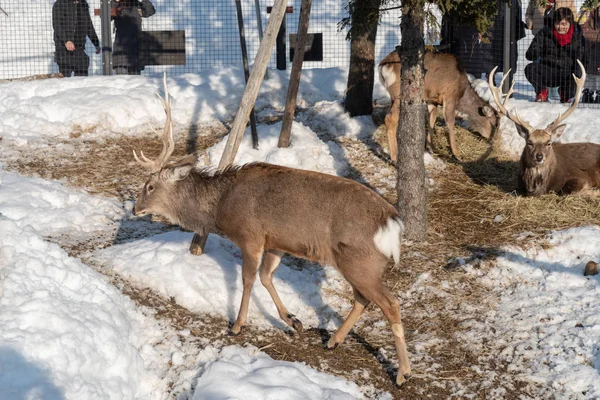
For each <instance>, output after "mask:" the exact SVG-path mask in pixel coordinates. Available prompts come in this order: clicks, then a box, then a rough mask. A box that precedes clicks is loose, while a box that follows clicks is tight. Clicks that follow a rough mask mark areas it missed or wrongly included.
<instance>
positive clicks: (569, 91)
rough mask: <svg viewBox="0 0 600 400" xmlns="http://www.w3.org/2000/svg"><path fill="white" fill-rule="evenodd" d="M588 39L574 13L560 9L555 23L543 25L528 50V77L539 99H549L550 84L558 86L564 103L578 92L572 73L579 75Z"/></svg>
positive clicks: (526, 68)
mask: <svg viewBox="0 0 600 400" xmlns="http://www.w3.org/2000/svg"><path fill="white" fill-rule="evenodd" d="M584 47H585V39H584V38H583V34H582V32H581V29H580V27H579V26H578V25H577V23H575V20H574V17H573V12H572V11H571V10H570V9H568V8H565V7H563V8H558V9H557V10H556V11H555V12H554V15H553V19H552V23H551V24H549V25H548V26H546V27H544V28H542V29H541V30H540V31H539V32H538V33H537V34H536V35H535V37H534V38H533V41H532V42H531V44H530V45H529V48H528V49H527V53H525V57H526V58H527V59H528V60H529V61H534V62H533V63H531V64H528V65H527V66H526V67H525V76H526V77H527V80H528V81H529V82H531V84H532V85H533V87H534V88H535V93H536V101H547V100H548V87H556V86H558V87H559V93H560V101H561V103H566V102H569V101H570V99H571V98H572V97H573V96H574V95H575V82H574V80H573V77H572V74H573V73H576V74H577V76H580V74H581V71H579V68H577V61H576V60H577V59H579V60H580V61H581V62H582V63H584V64H585V60H584V57H585V51H584Z"/></svg>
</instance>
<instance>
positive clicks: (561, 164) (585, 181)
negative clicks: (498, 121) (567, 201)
mask: <svg viewBox="0 0 600 400" xmlns="http://www.w3.org/2000/svg"><path fill="white" fill-rule="evenodd" d="M517 127H518V128H519V133H521V135H522V136H523V137H524V138H525V140H526V141H527V143H526V144H525V148H524V149H523V153H522V154H521V161H520V174H519V184H520V188H521V189H522V190H523V191H524V192H525V193H526V194H527V195H531V196H538V195H541V194H545V193H550V192H555V193H559V194H569V193H576V192H580V191H582V190H585V189H591V188H600V145H599V144H595V143H565V144H561V143H552V140H553V135H554V138H555V139H556V138H558V136H560V134H561V133H562V131H563V129H564V127H565V125H560V126H559V127H558V128H556V130H555V132H548V131H547V130H544V129H536V130H534V131H533V132H531V134H528V133H527V132H525V131H524V130H523V128H521V127H519V126H517ZM557 131H558V132H557ZM537 160H539V161H542V162H538V161H537Z"/></svg>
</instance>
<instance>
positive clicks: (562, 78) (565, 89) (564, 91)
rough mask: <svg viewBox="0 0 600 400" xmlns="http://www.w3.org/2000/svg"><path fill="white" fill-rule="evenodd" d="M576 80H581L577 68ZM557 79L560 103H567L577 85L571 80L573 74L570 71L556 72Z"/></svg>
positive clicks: (573, 94)
mask: <svg viewBox="0 0 600 400" xmlns="http://www.w3.org/2000/svg"><path fill="white" fill-rule="evenodd" d="M575 76H576V77H577V78H581V69H579V68H577V71H576V72H575ZM557 79H558V80H559V82H560V83H559V86H560V88H559V92H560V102H561V103H569V102H570V100H571V99H572V98H573V97H574V96H575V90H576V89H577V84H576V83H575V80H574V79H573V74H572V73H571V72H570V71H557Z"/></svg>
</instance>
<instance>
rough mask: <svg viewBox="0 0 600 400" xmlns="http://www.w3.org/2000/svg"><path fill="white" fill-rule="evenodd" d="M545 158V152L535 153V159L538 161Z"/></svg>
mask: <svg viewBox="0 0 600 400" xmlns="http://www.w3.org/2000/svg"><path fill="white" fill-rule="evenodd" d="M543 159H544V155H543V154H541V153H537V154H536V155H535V161H537V162H540V161H542V160H543Z"/></svg>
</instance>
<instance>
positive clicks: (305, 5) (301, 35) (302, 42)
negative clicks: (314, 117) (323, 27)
mask: <svg viewBox="0 0 600 400" xmlns="http://www.w3.org/2000/svg"><path fill="white" fill-rule="evenodd" d="M311 5H312V0H302V6H301V7H300V22H299V23H298V35H297V36H296V48H295V49H294V61H293V62H292V72H290V82H289V86H288V92H287V99H286V101H285V111H284V112H283V123H282V124H281V133H280V134H279V143H278V144H277V146H278V147H289V145H290V135H291V132H292V122H293V121H294V110H295V109H296V98H297V97H298V86H299V85H300V76H301V75H302V62H303V61H304V48H305V46H306V38H307V33H308V20H309V18H310V8H311Z"/></svg>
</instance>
